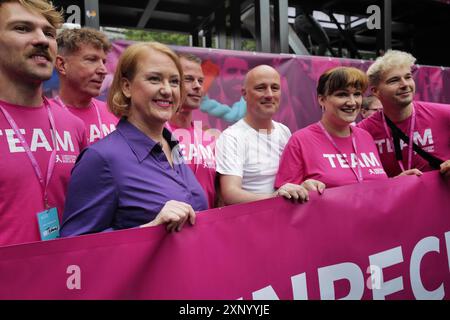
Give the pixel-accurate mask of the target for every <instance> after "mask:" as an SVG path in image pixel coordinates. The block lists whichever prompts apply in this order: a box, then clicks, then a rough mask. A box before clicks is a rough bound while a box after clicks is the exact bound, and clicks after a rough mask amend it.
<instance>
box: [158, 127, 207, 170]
mask: <svg viewBox="0 0 450 320" xmlns="http://www.w3.org/2000/svg"><path fill="white" fill-rule="evenodd" d="M166 126H167V128H168V129H169V130H170V132H172V133H173V131H174V130H173V128H172V126H171V125H170V123H169V121H167V122H166ZM181 129H183V128H181ZM192 131H193V132H194V145H195V146H196V147H197V146H198V145H199V142H200V140H199V139H198V137H197V132H196V131H195V127H194V128H193V130H192ZM185 146H186V147H187V145H186V144H185ZM186 152H189V151H188V150H186ZM199 155H200V153H199V152H197V159H196V160H194V162H195V169H194V173H197V171H198V168H199V167H200V162H203V161H202V160H203V158H201V159H199ZM191 161H192V160H191Z"/></svg>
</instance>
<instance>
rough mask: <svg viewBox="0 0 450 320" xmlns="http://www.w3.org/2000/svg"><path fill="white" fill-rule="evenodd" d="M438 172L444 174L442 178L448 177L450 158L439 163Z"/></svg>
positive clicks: (449, 174) (449, 173)
mask: <svg viewBox="0 0 450 320" xmlns="http://www.w3.org/2000/svg"><path fill="white" fill-rule="evenodd" d="M439 172H440V173H441V174H442V175H443V176H444V178H446V179H449V178H450V160H447V161H445V162H444V163H441V169H440V170H439Z"/></svg>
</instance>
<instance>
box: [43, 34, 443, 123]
mask: <svg viewBox="0 0 450 320" xmlns="http://www.w3.org/2000/svg"><path fill="white" fill-rule="evenodd" d="M132 43H133V42H132V41H125V40H118V41H114V42H113V47H112V50H111V52H110V54H109V55H108V58H107V69H108V76H107V77H106V79H105V81H104V85H103V86H102V94H101V96H100V97H99V98H100V99H101V100H106V98H107V89H108V88H109V86H110V84H111V81H112V77H113V74H114V69H115V65H116V64H117V60H118V59H119V56H120V54H121V52H123V50H124V49H125V48H126V47H127V46H129V45H130V44H132ZM172 48H173V49H174V50H176V51H178V52H190V53H193V54H195V55H197V56H199V57H200V58H201V59H202V60H203V61H204V62H208V63H210V65H212V66H215V67H216V68H217V69H218V74H216V75H214V76H213V77H212V79H211V83H210V84H209V90H208V92H207V94H208V97H209V98H210V99H212V100H216V101H217V102H218V103H221V104H223V106H217V108H212V109H213V110H208V111H200V110H196V111H194V113H193V116H194V120H199V121H202V123H203V126H204V127H207V128H216V129H219V130H220V131H223V130H224V129H225V128H226V127H228V126H229V125H230V124H232V123H234V122H236V121H237V120H239V119H240V118H242V117H243V116H244V115H245V110H246V109H245V105H244V106H242V104H239V101H240V100H239V98H240V96H239V84H240V83H241V84H242V81H243V79H244V74H245V72H246V71H247V70H249V69H251V68H253V67H254V66H256V65H259V64H269V65H272V66H274V67H275V68H276V69H278V71H279V72H280V74H281V78H282V87H283V89H282V90H283V91H282V98H281V104H280V111H279V113H278V114H277V115H276V116H275V118H274V119H275V120H277V121H279V122H282V123H284V124H286V125H287V126H288V127H289V129H290V130H291V131H292V132H294V131H296V130H297V129H300V128H303V127H306V126H307V125H309V124H312V123H314V122H317V121H318V120H319V119H320V116H321V111H320V109H319V107H318V104H317V98H316V86H317V80H318V78H319V76H320V74H321V73H322V72H324V71H325V70H327V69H329V68H331V67H335V66H339V65H344V66H354V67H357V68H360V69H362V70H364V71H365V70H367V68H368V67H369V65H370V64H371V63H372V62H371V61H367V60H354V59H343V58H329V57H319V56H296V55H287V54H281V55H280V54H268V53H254V52H244V51H231V50H218V49H207V48H196V47H178V46H172ZM415 79H416V92H417V94H416V98H417V99H418V100H422V101H430V102H437V103H447V104H449V103H450V93H449V92H450V80H449V79H450V69H449V68H448V67H447V68H446V67H432V66H420V67H419V68H418V70H417V72H416V73H415ZM57 89H58V80H57V75H56V74H54V75H53V76H52V79H51V80H49V81H48V82H47V83H46V84H45V90H46V91H45V92H46V94H48V95H53V94H55V93H56V92H57ZM236 103H237V105H236V106H235V108H234V109H233V110H232V108H233V104H236ZM225 114H227V116H224V115H225ZM224 119H226V120H224Z"/></svg>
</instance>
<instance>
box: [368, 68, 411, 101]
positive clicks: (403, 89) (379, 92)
mask: <svg viewBox="0 0 450 320" xmlns="http://www.w3.org/2000/svg"><path fill="white" fill-rule="evenodd" d="M371 90H372V93H373V94H374V95H375V96H376V97H377V98H378V99H380V101H381V103H382V104H383V107H384V108H397V109H402V108H405V107H407V106H409V105H410V104H411V102H412V101H413V97H414V93H415V91H416V85H415V82H414V79H413V76H412V72H411V68H410V67H408V66H400V67H395V68H392V69H390V70H388V71H386V72H384V73H383V74H382V76H381V80H380V83H379V84H378V85H377V86H376V87H372V88H371Z"/></svg>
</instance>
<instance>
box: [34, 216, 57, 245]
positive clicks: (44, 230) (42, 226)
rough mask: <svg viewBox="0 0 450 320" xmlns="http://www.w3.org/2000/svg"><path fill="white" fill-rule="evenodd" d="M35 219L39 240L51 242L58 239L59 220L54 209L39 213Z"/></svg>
mask: <svg viewBox="0 0 450 320" xmlns="http://www.w3.org/2000/svg"><path fill="white" fill-rule="evenodd" d="M37 219H38V224H39V234H40V235H41V240H52V239H56V238H58V237H59V218H58V211H57V209H56V208H50V209H48V210H45V211H42V212H39V213H38V214H37Z"/></svg>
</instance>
